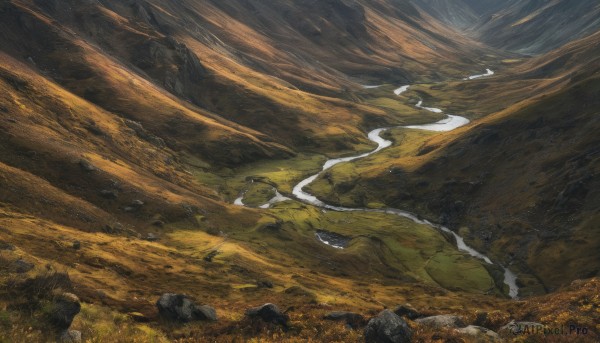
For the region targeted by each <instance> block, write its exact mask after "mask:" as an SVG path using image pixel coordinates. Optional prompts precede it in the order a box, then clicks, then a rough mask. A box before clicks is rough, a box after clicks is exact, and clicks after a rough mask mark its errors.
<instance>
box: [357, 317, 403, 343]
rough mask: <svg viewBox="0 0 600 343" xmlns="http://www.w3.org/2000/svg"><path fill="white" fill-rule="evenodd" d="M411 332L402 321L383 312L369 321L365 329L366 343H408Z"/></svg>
mask: <svg viewBox="0 0 600 343" xmlns="http://www.w3.org/2000/svg"><path fill="white" fill-rule="evenodd" d="M411 337H412V330H411V329H410V327H409V326H408V324H406V322H405V321H404V319H402V318H400V317H399V316H397V315H396V314H395V313H394V312H392V311H390V310H384V311H383V312H381V313H379V314H378V315H377V317H375V318H373V319H371V320H370V321H369V323H368V324H367V328H366V329H365V342H366V343H402V342H410V341H411Z"/></svg>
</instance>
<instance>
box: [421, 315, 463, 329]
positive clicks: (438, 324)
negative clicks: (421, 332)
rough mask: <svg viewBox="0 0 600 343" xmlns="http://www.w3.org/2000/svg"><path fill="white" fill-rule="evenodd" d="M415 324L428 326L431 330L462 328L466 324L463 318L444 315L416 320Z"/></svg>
mask: <svg viewBox="0 0 600 343" xmlns="http://www.w3.org/2000/svg"><path fill="white" fill-rule="evenodd" d="M415 322H417V323H419V324H421V325H424V326H428V327H430V328H435V329H440V328H444V327H446V328H461V327H465V326H466V325H465V323H464V322H463V320H462V318H460V317H459V316H455V315H452V314H442V315H439V316H431V317H425V318H419V319H417V320H415Z"/></svg>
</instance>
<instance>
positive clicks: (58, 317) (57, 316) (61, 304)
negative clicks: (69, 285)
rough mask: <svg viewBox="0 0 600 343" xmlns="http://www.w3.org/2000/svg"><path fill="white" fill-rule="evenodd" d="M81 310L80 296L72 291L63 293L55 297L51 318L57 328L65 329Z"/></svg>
mask: <svg viewBox="0 0 600 343" xmlns="http://www.w3.org/2000/svg"><path fill="white" fill-rule="evenodd" d="M80 310H81V304H80V303H79V298H78V297H77V296H76V295H75V294H72V293H63V294H61V295H59V296H57V297H56V298H54V301H53V302H52V311H51V313H50V319H51V321H52V323H53V324H54V325H55V326H56V328H57V329H59V330H60V331H65V330H67V329H68V328H69V327H70V326H71V323H73V319H74V318H75V316H76V315H77V314H78V313H79V311H80Z"/></svg>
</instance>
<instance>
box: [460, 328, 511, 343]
mask: <svg viewBox="0 0 600 343" xmlns="http://www.w3.org/2000/svg"><path fill="white" fill-rule="evenodd" d="M456 331H457V332H458V333H460V334H462V335H465V336H470V337H472V338H473V339H475V340H476V341H477V342H501V341H502V339H501V338H500V336H499V335H498V334H497V333H495V332H494V331H492V330H489V329H486V328H484V327H481V326H475V325H469V326H467V327H465V328H461V329H456Z"/></svg>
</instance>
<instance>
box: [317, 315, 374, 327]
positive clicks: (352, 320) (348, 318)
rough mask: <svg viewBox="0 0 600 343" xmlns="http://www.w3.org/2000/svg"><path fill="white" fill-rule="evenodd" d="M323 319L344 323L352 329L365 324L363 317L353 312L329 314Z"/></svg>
mask: <svg viewBox="0 0 600 343" xmlns="http://www.w3.org/2000/svg"><path fill="white" fill-rule="evenodd" d="M323 318H324V319H326V320H333V321H338V322H342V321H343V322H346V324H347V325H348V326H350V327H351V328H353V329H356V328H358V327H360V326H362V325H364V323H365V317H363V316H362V315H360V314H358V313H353V312H342V311H340V312H331V313H328V314H326V315H325V317H323Z"/></svg>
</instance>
